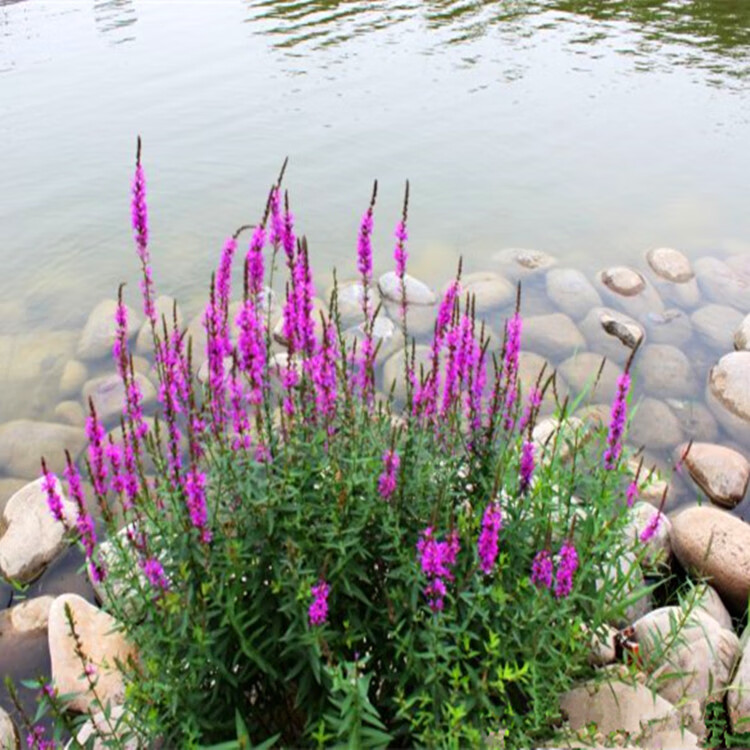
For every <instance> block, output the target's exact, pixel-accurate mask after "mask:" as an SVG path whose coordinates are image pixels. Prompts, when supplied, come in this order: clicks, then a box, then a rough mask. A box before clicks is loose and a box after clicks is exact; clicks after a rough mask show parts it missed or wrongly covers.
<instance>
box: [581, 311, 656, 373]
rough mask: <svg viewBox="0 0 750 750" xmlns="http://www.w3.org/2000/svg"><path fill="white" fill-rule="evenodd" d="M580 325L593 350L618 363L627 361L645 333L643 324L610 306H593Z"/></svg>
mask: <svg viewBox="0 0 750 750" xmlns="http://www.w3.org/2000/svg"><path fill="white" fill-rule="evenodd" d="M580 327H581V332H582V333H583V335H584V336H585V337H586V340H587V342H588V348H589V349H590V350H591V351H592V352H594V353H596V354H599V355H601V356H603V357H606V358H607V359H610V360H612V361H613V362H617V363H618V364H624V363H625V361H626V360H627V358H628V357H629V356H630V355H631V353H632V350H633V349H634V348H635V346H636V345H638V344H640V343H641V342H642V341H643V338H644V335H645V331H644V329H643V326H642V325H640V324H639V323H638V322H636V321H635V320H634V319H633V318H631V317H630V316H629V315H625V314H624V313H621V312H618V311H617V310H614V309H612V308H610V307H595V308H593V309H592V310H590V311H589V312H588V313H587V315H586V317H585V318H584V319H583V320H582V321H581V324H580Z"/></svg>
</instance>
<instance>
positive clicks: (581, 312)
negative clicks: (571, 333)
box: [547, 268, 602, 320]
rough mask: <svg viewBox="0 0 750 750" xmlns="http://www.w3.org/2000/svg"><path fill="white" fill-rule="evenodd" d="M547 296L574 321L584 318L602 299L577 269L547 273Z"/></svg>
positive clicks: (555, 269)
mask: <svg viewBox="0 0 750 750" xmlns="http://www.w3.org/2000/svg"><path fill="white" fill-rule="evenodd" d="M547 296H548V297H549V298H550V299H551V300H552V301H553V302H554V303H555V304H556V305H557V306H558V308H559V309H560V310H561V311H562V312H564V313H565V314H566V315H569V316H570V317H571V318H573V319H574V320H580V319H581V318H583V317H584V316H585V315H586V314H587V313H588V311H589V310H590V309H591V308H592V307H600V306H601V305H602V299H601V297H600V296H599V293H598V292H597V291H596V289H594V286H593V284H592V283H591V282H590V281H589V280H588V279H587V278H586V277H585V276H584V275H583V274H582V273H581V272H580V271H578V270H577V269H575V268H553V269H552V270H550V271H548V273H547Z"/></svg>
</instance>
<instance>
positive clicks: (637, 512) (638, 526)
mask: <svg viewBox="0 0 750 750" xmlns="http://www.w3.org/2000/svg"><path fill="white" fill-rule="evenodd" d="M658 512H659V511H658V510H657V509H656V508H654V506H653V505H651V504H650V503H647V502H643V501H639V502H636V503H634V504H633V507H632V508H631V509H630V510H629V512H628V516H629V518H628V523H627V525H626V526H625V529H624V534H625V536H626V537H627V538H628V539H629V541H630V544H631V548H632V549H633V550H634V551H635V552H636V553H639V554H640V553H642V555H643V556H642V558H641V567H642V568H643V570H644V571H645V572H647V573H650V572H651V571H657V572H664V569H665V568H668V567H669V563H670V561H671V559H672V545H671V543H670V541H669V534H670V529H671V528H672V524H671V522H670V520H669V519H668V518H667V517H666V516H664V517H663V518H661V520H660V521H659V525H658V526H657V528H656V532H655V533H654V535H653V536H652V537H651V539H649V541H648V542H646V545H645V549H642V548H643V546H644V545H643V542H641V540H640V536H641V533H642V532H643V531H644V529H645V528H646V527H647V526H648V525H649V523H651V520H652V519H653V517H654V516H655V515H656V514H657V513H658Z"/></svg>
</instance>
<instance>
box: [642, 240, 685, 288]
mask: <svg viewBox="0 0 750 750" xmlns="http://www.w3.org/2000/svg"><path fill="white" fill-rule="evenodd" d="M646 260H647V261H648V264H649V266H651V270H652V271H653V272H654V273H655V274H656V275H657V276H660V277H661V278H662V279H664V280H666V281H671V282H673V283H675V284H684V283H686V282H688V281H690V280H691V279H693V278H695V273H694V272H693V267H692V266H691V265H690V261H689V260H688V259H687V256H685V255H684V254H683V253H681V252H680V251H679V250H675V249H674V248H672V247H657V248H655V249H654V250H649V251H648V252H647V253H646Z"/></svg>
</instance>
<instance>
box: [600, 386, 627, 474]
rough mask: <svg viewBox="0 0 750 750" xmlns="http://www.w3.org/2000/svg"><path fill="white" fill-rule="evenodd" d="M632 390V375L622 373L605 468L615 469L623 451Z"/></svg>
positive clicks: (608, 440)
mask: <svg viewBox="0 0 750 750" xmlns="http://www.w3.org/2000/svg"><path fill="white" fill-rule="evenodd" d="M629 390H630V375H629V374H628V373H627V372H624V373H622V375H620V377H619V378H618V379H617V393H616V394H615V400H614V401H613V402H612V412H611V414H610V419H609V433H608V434H607V449H606V450H605V451H604V468H605V469H607V470H611V469H614V468H615V466H616V465H617V459H618V458H619V457H620V453H621V451H622V436H623V433H624V432H625V422H626V421H627V416H628V405H627V398H628V391H629Z"/></svg>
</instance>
